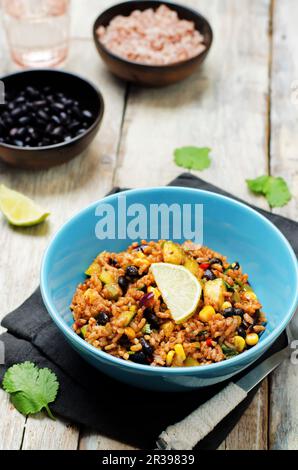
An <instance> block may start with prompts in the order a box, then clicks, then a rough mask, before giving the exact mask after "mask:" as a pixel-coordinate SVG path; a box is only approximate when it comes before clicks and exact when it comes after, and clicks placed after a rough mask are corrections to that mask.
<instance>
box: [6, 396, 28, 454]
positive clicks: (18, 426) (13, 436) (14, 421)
mask: <svg viewBox="0 0 298 470" xmlns="http://www.w3.org/2000/svg"><path fill="white" fill-rule="evenodd" d="M0 416H1V419H0V450H7V449H8V450H19V449H20V447H21V443H22V437H23V431H24V425H25V421H26V419H25V418H24V416H22V415H21V414H20V413H19V412H18V411H17V410H16V409H15V408H14V406H13V405H12V404H11V403H10V402H9V396H8V395H7V393H5V392H4V391H3V390H2V389H0Z"/></svg>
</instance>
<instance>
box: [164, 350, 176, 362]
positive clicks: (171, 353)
mask: <svg viewBox="0 0 298 470" xmlns="http://www.w3.org/2000/svg"><path fill="white" fill-rule="evenodd" d="M174 355H175V351H174V350H173V349H171V351H169V352H168V354H167V358H166V363H167V366H170V365H171V364H172V362H173V357H174Z"/></svg>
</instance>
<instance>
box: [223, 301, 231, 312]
mask: <svg viewBox="0 0 298 470" xmlns="http://www.w3.org/2000/svg"><path fill="white" fill-rule="evenodd" d="M231 307H232V304H231V302H228V301H226V302H224V303H223V304H222V306H221V309H222V310H225V309H226V308H231Z"/></svg>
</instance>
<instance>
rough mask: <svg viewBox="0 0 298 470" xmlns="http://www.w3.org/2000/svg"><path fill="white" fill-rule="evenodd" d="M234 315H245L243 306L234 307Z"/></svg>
mask: <svg viewBox="0 0 298 470" xmlns="http://www.w3.org/2000/svg"><path fill="white" fill-rule="evenodd" d="M234 312H235V313H234V315H239V316H240V317H243V315H244V311H243V310H242V308H234Z"/></svg>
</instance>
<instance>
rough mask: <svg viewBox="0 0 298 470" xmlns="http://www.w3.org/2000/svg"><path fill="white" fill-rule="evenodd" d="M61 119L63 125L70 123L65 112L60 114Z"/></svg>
mask: <svg viewBox="0 0 298 470" xmlns="http://www.w3.org/2000/svg"><path fill="white" fill-rule="evenodd" d="M59 118H60V121H61V122H62V123H65V122H67V121H68V116H67V114H66V113H65V112H64V111H62V112H61V113H60V114H59Z"/></svg>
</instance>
